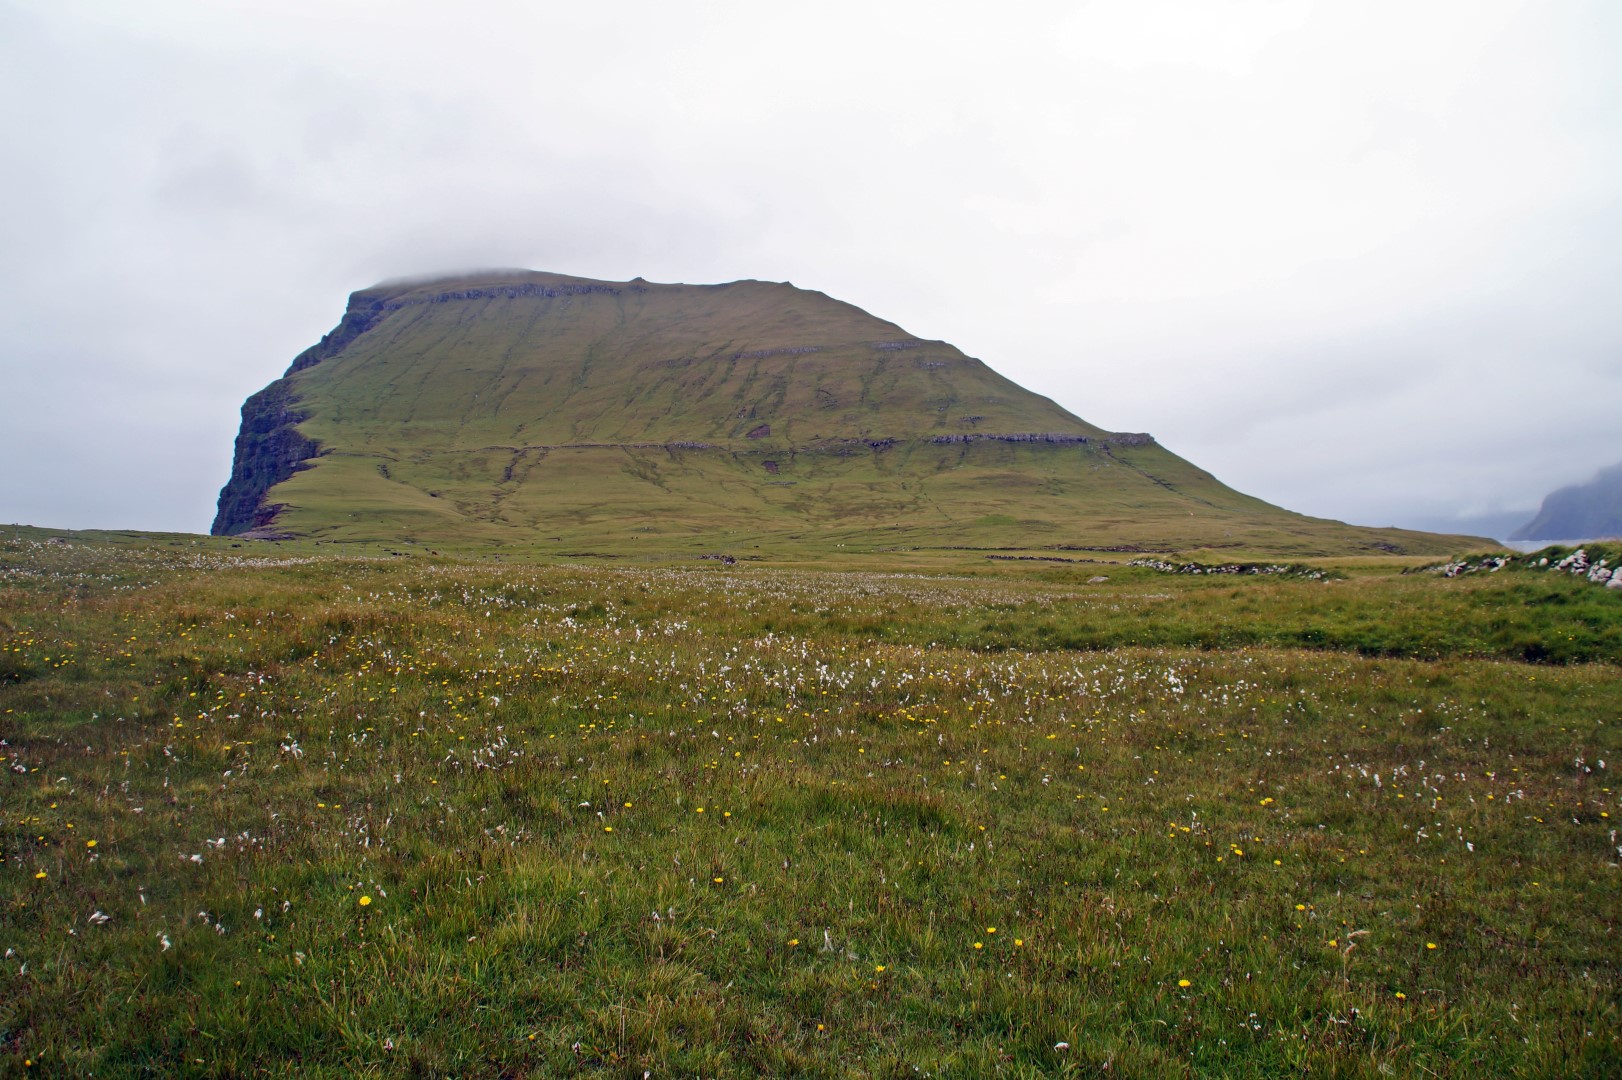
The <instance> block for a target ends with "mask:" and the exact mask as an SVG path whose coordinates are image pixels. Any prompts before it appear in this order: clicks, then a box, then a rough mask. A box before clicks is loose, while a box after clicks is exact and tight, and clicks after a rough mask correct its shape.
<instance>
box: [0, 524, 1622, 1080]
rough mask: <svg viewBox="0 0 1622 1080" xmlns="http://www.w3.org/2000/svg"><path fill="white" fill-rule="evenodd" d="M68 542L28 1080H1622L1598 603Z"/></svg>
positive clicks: (16, 903) (54, 643)
mask: <svg viewBox="0 0 1622 1080" xmlns="http://www.w3.org/2000/svg"><path fill="white" fill-rule="evenodd" d="M66 540H67V542H65V543H52V542H49V541H48V539H47V538H46V537H45V535H44V534H42V533H41V532H39V531H31V530H15V529H13V530H5V531H3V532H0V738H3V739H4V745H3V746H0V755H3V764H4V765H5V770H4V772H0V814H3V830H0V843H3V845H4V851H3V855H4V862H3V863H0V911H3V912H4V918H3V919H0V937H3V941H0V945H3V947H4V950H5V955H4V960H3V961H0V980H3V982H0V986H3V987H4V991H3V992H0V1062H3V1063H4V1064H3V1066H0V1067H3V1068H5V1069H7V1070H11V1071H23V1070H24V1069H25V1068H28V1069H34V1068H37V1069H39V1070H41V1071H42V1072H45V1073H49V1074H69V1075H85V1074H88V1073H91V1072H94V1073H95V1074H96V1075H98V1076H140V1075H176V1074H178V1075H185V1074H192V1075H217V1076H234V1075H245V1074H262V1073H271V1074H290V1073H298V1074H300V1075H316V1076H323V1075H328V1076H339V1075H343V1076H348V1075H356V1074H359V1075H401V1074H406V1075H418V1074H420V1075H457V1076H490V1077H497V1076H522V1075H535V1076H546V1075H570V1074H590V1075H605V1076H631V1077H635V1076H641V1075H643V1074H644V1073H645V1072H648V1073H651V1074H652V1075H655V1076H667V1075H676V1076H683V1075H703V1076H733V1075H756V1074H760V1073H769V1074H774V1075H790V1074H793V1075H810V1076H819V1075H821V1076H843V1075H864V1076H901V1075H917V1074H918V1073H919V1072H923V1073H927V1074H929V1075H937V1076H980V1075H1008V1076H1036V1075H1077V1076H1085V1075H1101V1074H1105V1073H1106V1072H1107V1074H1108V1075H1127V1076H1180V1075H1181V1076H1195V1075H1227V1076H1274V1075H1280V1074H1283V1073H1302V1072H1304V1073H1309V1074H1311V1075H1382V1074H1393V1075H1399V1076H1443V1077H1452V1076H1482V1075H1490V1076H1549V1075H1584V1076H1597V1075H1614V1074H1616V1073H1617V1072H1618V1071H1622V1042H1619V1034H1618V1032H1619V1031H1622V1022H1619V1021H1622V1016H1619V1009H1618V991H1619V982H1622V980H1619V973H1618V967H1617V961H1618V951H1617V948H1616V943H1615V921H1616V902H1615V898H1616V895H1617V888H1618V882H1617V877H1616V875H1617V872H1618V868H1617V867H1618V856H1619V853H1622V851H1619V848H1618V840H1617V837H1616V834H1615V831H1614V830H1615V824H1614V823H1615V821H1616V819H1617V816H1618V815H1619V814H1622V807H1619V806H1618V799H1617V797H1616V793H1615V785H1614V784H1613V783H1612V781H1611V779H1610V775H1611V772H1612V771H1613V770H1614V769H1615V768H1616V761H1617V759H1618V755H1619V750H1622V740H1619V739H1618V736H1617V734H1616V732H1617V724H1618V721H1619V719H1622V679H1619V678H1618V674H1619V671H1618V658H1619V657H1622V647H1619V646H1622V640H1619V637H1618V635H1619V633H1622V629H1619V628H1622V607H1619V603H1622V597H1619V596H1618V595H1617V590H1610V591H1607V590H1604V589H1601V588H1599V587H1596V586H1594V585H1590V584H1588V583H1587V582H1583V581H1578V580H1575V579H1572V578H1570V577H1569V576H1566V575H1559V574H1551V573H1547V572H1539V571H1537V570H1531V569H1527V570H1506V571H1504V572H1502V573H1494V574H1488V573H1481V574H1474V575H1470V576H1467V577H1460V578H1458V579H1454V580H1446V579H1443V578H1441V577H1440V576H1438V575H1434V574H1423V575H1421V574H1409V575H1399V574H1397V573H1395V572H1394V569H1393V566H1392V564H1390V563H1373V562H1368V561H1365V562H1362V563H1355V562H1346V563H1341V564H1337V567H1336V568H1337V569H1338V570H1339V571H1340V572H1341V573H1342V574H1343V575H1344V576H1343V577H1342V578H1341V579H1339V580H1330V581H1314V580H1303V579H1283V578H1281V579H1270V578H1234V577H1226V578H1205V577H1191V576H1185V575H1168V574H1160V573H1157V572H1155V571H1153V570H1150V569H1144V568H1131V567H1127V566H1125V565H1124V563H1112V564H1109V565H1100V564H1096V563H1093V564H1073V565H1072V564H1059V563H1002V562H991V561H987V560H984V559H983V558H981V557H980V556H979V555H978V554H974V553H959V555H958V558H957V561H956V562H955V563H954V564H953V565H952V566H951V567H949V568H945V569H936V570H930V571H923V570H915V571H912V572H905V573H899V572H895V571H893V570H889V569H882V568H877V567H876V564H870V565H869V566H867V567H866V568H859V567H853V568H851V569H849V570H846V571H843V572H826V571H814V570H805V569H795V568H792V567H781V566H775V567H774V566H765V565H750V564H747V563H740V564H738V565H735V566H731V567H727V566H722V565H720V564H718V563H714V562H697V561H693V560H689V561H687V562H685V563H683V564H668V565H658V564H655V563H637V564H634V565H618V564H614V563H603V562H601V561H595V560H594V561H589V562H586V563H585V564H583V565H582V564H575V565H557V564H554V563H553V562H551V561H549V560H547V559H536V560H534V561H521V560H519V559H518V558H517V557H516V556H513V555H511V554H509V556H508V558H507V561H505V562H501V563H497V562H495V561H493V560H490V559H477V558H472V557H469V556H466V555H461V556H455V557H452V556H441V557H438V558H421V557H415V558H401V557H392V556H388V555H385V554H383V552H382V551H381V550H374V551H371V552H367V553H350V554H341V555H340V554H334V553H333V549H332V547H331V546H328V545H314V544H285V545H280V546H276V547H272V546H269V545H259V546H247V547H242V548H233V547H232V546H231V543H230V542H228V541H223V540H197V539H194V538H180V537H168V538H143V537H138V536H94V537H90V536H69V537H67V538H66ZM1130 557H1131V556H1130V555H1125V554H1123V555H1121V556H1119V558H1120V559H1122V560H1125V559H1127V558H1130ZM1097 576H1104V577H1106V578H1107V580H1106V581H1104V582H1091V581H1090V579H1091V578H1093V577H1097ZM1529 646H1536V648H1535V649H1533V650H1532V651H1531V652H1530V653H1529V652H1528V647H1529ZM1528 655H1535V656H1536V658H1537V660H1538V662H1535V663H1532V662H1527V659H1526V657H1527V656H1528Z"/></svg>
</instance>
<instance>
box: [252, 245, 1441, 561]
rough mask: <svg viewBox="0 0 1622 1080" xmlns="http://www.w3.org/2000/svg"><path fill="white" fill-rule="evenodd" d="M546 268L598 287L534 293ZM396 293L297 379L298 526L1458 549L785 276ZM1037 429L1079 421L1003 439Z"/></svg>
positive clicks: (288, 487) (421, 287) (512, 542)
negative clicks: (1039, 390) (1296, 499)
mask: <svg viewBox="0 0 1622 1080" xmlns="http://www.w3.org/2000/svg"><path fill="white" fill-rule="evenodd" d="M540 286H545V287H549V288H555V287H560V286H561V287H565V288H568V289H575V290H577V291H573V292H567V293H565V294H563V295H558V296H552V297H542V296H537V295H534V294H533V292H531V293H529V294H524V295H508V294H509V293H511V292H513V291H514V290H517V291H519V292H522V291H523V290H525V289H530V290H533V289H535V288H536V287H540ZM581 287H585V288H587V289H589V290H591V291H587V292H580V291H578V289H580V288H581ZM469 292H472V293H476V294H477V295H473V296H470V295H467V294H468V293H469ZM373 303H387V304H394V305H398V306H396V307H393V308H392V309H390V310H387V311H382V312H375V313H374V315H375V318H373V317H372V316H367V318H368V319H369V320H370V321H369V322H368V323H367V326H368V328H367V329H366V330H365V331H364V332H363V333H360V334H359V335H358V336H354V337H353V338H352V339H349V340H347V341H346V342H345V343H344V345H343V347H342V348H341V349H339V350H337V351H336V352H335V353H334V354H333V355H331V356H328V357H327V358H325V359H322V360H321V361H320V362H319V363H315V364H313V365H311V366H306V367H304V368H302V369H301V370H299V371H297V372H295V373H293V374H291V375H290V376H288V378H287V382H286V383H285V384H284V385H285V387H286V389H287V391H288V393H289V394H290V395H291V396H292V397H293V398H294V399H296V411H297V413H298V415H299V416H301V417H303V418H304V419H303V420H302V422H301V423H300V424H299V430H300V431H301V432H302V433H303V434H304V435H305V436H307V437H308V438H310V439H313V440H315V441H316V442H317V443H318V444H319V445H320V447H321V450H322V452H321V454H320V455H319V456H317V457H315V458H313V459H311V460H310V461H309V462H308V464H309V466H310V467H309V468H307V469H305V470H303V471H300V472H297V473H295V474H293V475H292V476H291V477H290V478H288V479H286V480H285V481H284V482H282V483H280V484H278V485H276V486H275V487H274V488H273V489H272V490H271V491H270V492H269V493H268V495H267V496H266V498H265V500H264V502H265V503H266V504H267V505H279V506H282V507H283V509H282V510H281V511H280V513H279V515H278V517H277V519H276V522H275V526H274V528H275V530H277V531H279V532H282V533H286V534H290V535H297V536H302V537H311V538H321V539H326V540H336V541H344V542H356V541H366V542H389V541H401V540H405V539H409V540H410V541H412V542H415V543H419V544H421V545H424V546H426V547H429V548H438V547H442V546H447V545H451V546H464V545H466V544H468V543H470V542H477V543H482V544H487V545H490V546H504V547H509V548H521V549H533V548H536V547H537V546H539V547H541V548H544V549H545V550H547V551H549V552H551V553H553V554H564V553H575V552H582V551H592V552H598V553H606V554H614V555H619V556H635V555H641V554H644V553H651V554H655V555H657V556H660V557H664V556H668V555H671V554H683V555H689V554H695V553H698V552H701V551H711V550H715V549H716V548H715V545H718V544H719V545H722V548H721V550H723V551H726V552H728V553H731V554H734V555H741V554H761V555H764V556H766V557H769V558H774V559H781V558H785V557H789V556H794V557H800V558H822V557H825V556H827V555H830V554H833V553H836V552H839V551H842V550H856V551H859V552H860V553H863V554H872V553H875V552H880V551H894V550H896V549H953V548H956V549H961V548H973V547H978V548H985V549H988V550H992V549H1000V548H1010V547H1018V548H1020V549H1022V550H1023V549H1027V548H1028V549H1031V550H1034V551H1037V552H1041V551H1044V550H1048V549H1052V548H1056V547H1062V546H1078V545H1079V546H1091V547H1099V546H1103V547H1109V546H1118V545H1122V544H1128V543H1131V544H1137V545H1140V546H1147V547H1150V548H1155V549H1183V548H1200V547H1212V548H1216V549H1223V550H1228V551H1230V552H1233V553H1240V552H1258V553H1266V554H1268V555H1278V556H1288V557H1312V556H1324V555H1335V556H1346V555H1352V554H1359V553H1372V554H1381V553H1389V552H1398V551H1401V552H1408V553H1416V554H1426V555H1444V554H1448V553H1449V552H1450V551H1451V550H1453V548H1454V547H1455V546H1456V545H1457V543H1458V538H1441V537H1437V536H1434V535H1430V534H1425V533H1416V532H1407V531H1401V530H1390V529H1366V528H1359V527H1355V526H1350V525H1345V524H1342V523H1340V522H1332V521H1323V520H1319V519H1314V518H1307V517H1303V516H1301V515H1299V514H1292V513H1289V512H1287V511H1284V510H1281V509H1280V508H1278V507H1276V506H1271V505H1269V504H1267V503H1265V502H1262V501H1261V500H1259V499H1255V498H1252V497H1249V496H1246V495H1243V494H1241V493H1239V492H1236V491H1234V490H1232V489H1230V488H1228V487H1226V486H1225V485H1223V484H1221V483H1220V482H1218V481H1217V480H1216V479H1215V478H1213V477H1212V476H1210V475H1209V474H1207V473H1205V472H1203V471H1202V470H1200V469H1199V468H1197V467H1196V466H1194V465H1192V464H1190V463H1189V462H1187V461H1184V460H1183V459H1181V458H1179V457H1178V456H1177V455H1175V454H1173V453H1171V452H1170V451H1169V450H1167V449H1165V448H1164V447H1161V446H1159V445H1157V444H1155V443H1153V442H1148V443H1144V442H1143V441H1142V439H1141V437H1139V436H1126V437H1123V436H1120V435H1115V434H1112V433H1110V432H1108V431H1106V430H1104V429H1102V428H1100V427H1097V426H1095V425H1094V424H1090V423H1088V422H1086V421H1084V420H1082V419H1080V418H1079V417H1076V416H1073V415H1071V414H1070V413H1069V412H1067V411H1065V410H1064V409H1062V408H1060V407H1059V406H1058V405H1057V404H1055V403H1054V402H1053V401H1050V400H1048V399H1047V398H1044V397H1041V396H1039V395H1036V394H1033V393H1031V392H1030V391H1028V390H1025V389H1024V388H1022V387H1020V386H1018V385H1016V384H1014V383H1012V382H1010V381H1009V380H1007V379H1005V378H1004V377H1002V376H1001V375H999V374H997V373H996V372H995V371H994V370H992V369H991V368H990V367H988V366H987V365H986V364H984V363H982V362H981V361H979V360H977V359H975V358H973V357H969V356H965V355H964V354H963V353H962V352H961V351H959V350H958V349H956V348H954V347H953V346H951V345H949V344H947V343H945V342H941V341H932V340H925V339H919V338H915V337H912V336H911V335H909V334H908V333H907V332H906V331H904V330H902V329H901V328H900V327H898V326H896V325H895V324H893V323H890V322H886V321H884V320H882V319H878V318H875V317H873V316H871V315H869V314H867V313H866V312H863V311H861V310H860V309H858V308H855V307H852V306H851V305H849V304H845V303H841V302H840V301H837V300H833V299H830V298H829V297H826V296H823V295H822V294H821V293H815V292H808V291H806V290H802V289H796V288H793V287H792V286H789V285H786V284H774V283H766V282H734V283H732V284H729V285H716V286H689V285H647V284H646V283H628V282H622V283H614V284H605V283H602V282H585V281H584V280H583V279H565V278H559V277H557V276H555V275H545V274H530V273H522V272H512V273H509V272H495V273H494V274H493V276H492V275H483V276H482V277H481V279H480V280H479V281H477V282H474V281H459V282H445V281H440V282H433V283H418V284H415V285H412V284H396V285H391V286H380V287H378V288H377V289H373V290H367V291H365V292H362V293H359V294H356V296H355V298H354V299H353V302H352V305H351V309H350V319H351V322H352V323H353V320H354V319H355V318H357V317H358V316H359V314H360V313H364V312H366V311H368V310H369V305H371V304H373ZM1080 389H1084V388H1078V392H1080ZM272 419H273V418H271V417H263V416H261V417H257V418H255V419H254V421H253V423H251V424H250V426H253V424H269V423H271V422H272ZM1033 435H1052V436H1057V437H1061V441H1059V442H1056V443H1043V442H1006V441H998V439H997V438H996V437H997V436H1025V437H1030V436H1033ZM988 436H991V438H988ZM1064 438H1068V439H1070V440H1086V441H1085V442H1078V441H1071V442H1069V443H1066V442H1063V441H1062V439H1064ZM959 439H962V440H971V441H966V442H954V441H951V440H959ZM939 440H946V441H939ZM258 464H259V466H261V467H268V466H267V464H266V463H265V462H259V463H258ZM250 471H256V470H250ZM242 524H244V525H245V524H246V523H245V522H244V523H242ZM553 538H556V539H555V540H554V539H553Z"/></svg>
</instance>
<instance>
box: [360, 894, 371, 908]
mask: <svg viewBox="0 0 1622 1080" xmlns="http://www.w3.org/2000/svg"><path fill="white" fill-rule="evenodd" d="M360 906H361V907H371V906H372V898H371V897H370V896H363V897H361V898H360Z"/></svg>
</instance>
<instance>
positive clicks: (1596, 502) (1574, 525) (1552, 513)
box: [1510, 465, 1622, 540]
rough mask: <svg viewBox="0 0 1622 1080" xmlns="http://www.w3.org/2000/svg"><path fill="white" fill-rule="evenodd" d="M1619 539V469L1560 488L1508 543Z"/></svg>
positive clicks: (1621, 468) (1621, 521)
mask: <svg viewBox="0 0 1622 1080" xmlns="http://www.w3.org/2000/svg"><path fill="white" fill-rule="evenodd" d="M1612 536H1622V465H1612V466H1611V467H1610V468H1608V469H1601V470H1600V472H1599V474H1598V475H1597V476H1595V477H1594V479H1592V480H1590V481H1589V482H1588V483H1586V484H1575V485H1573V486H1571V487H1565V488H1561V489H1560V490H1559V491H1556V492H1553V493H1552V494H1550V495H1549V496H1547V497H1546V498H1545V499H1544V500H1543V506H1542V508H1541V509H1539V510H1538V515H1537V517H1535V518H1533V519H1532V520H1531V521H1530V522H1529V523H1527V525H1526V526H1524V527H1523V528H1521V529H1519V530H1517V531H1516V533H1515V535H1514V536H1512V537H1510V539H1511V540H1597V539H1601V538H1604V537H1612Z"/></svg>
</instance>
